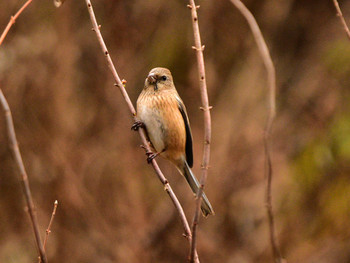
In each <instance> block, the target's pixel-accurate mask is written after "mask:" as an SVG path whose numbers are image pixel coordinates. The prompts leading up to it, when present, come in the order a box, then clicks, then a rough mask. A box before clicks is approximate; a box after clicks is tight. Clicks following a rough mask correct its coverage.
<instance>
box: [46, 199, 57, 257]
mask: <svg viewBox="0 0 350 263" xmlns="http://www.w3.org/2000/svg"><path fill="white" fill-rule="evenodd" d="M57 206H58V201H57V200H56V201H55V202H54V204H53V210H52V214H51V219H50V222H49V225H48V227H47V229H46V235H45V239H44V249H45V250H46V243H47V240H48V239H49V235H50V233H51V226H52V222H53V220H54V218H55V215H56V209H57Z"/></svg>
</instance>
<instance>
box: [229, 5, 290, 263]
mask: <svg viewBox="0 0 350 263" xmlns="http://www.w3.org/2000/svg"><path fill="white" fill-rule="evenodd" d="M230 1H231V2H232V3H233V4H234V5H235V6H236V7H237V9H238V10H239V11H240V12H241V13H242V15H243V16H244V17H245V19H246V20H247V22H248V24H249V26H250V29H251V31H252V33H253V36H254V39H255V42H256V44H257V46H258V49H259V52H260V55H261V57H262V59H263V62H264V65H265V67H266V70H267V79H268V87H269V113H268V118H267V121H266V126H265V130H264V149H265V177H266V178H267V183H266V190H265V202H266V204H265V206H266V210H267V215H268V221H269V230H270V242H271V247H272V253H273V256H274V260H275V262H277V263H281V262H285V261H284V260H283V258H282V256H281V252H280V249H279V247H278V245H277V238H276V234H275V225H274V216H273V210H272V195H271V183H272V175H273V170H272V163H271V149H270V148H271V139H270V134H271V128H272V123H273V121H274V119H275V115H276V72H275V67H274V65H273V62H272V59H271V56H270V52H269V49H268V48H267V45H266V42H265V40H264V37H263V35H262V33H261V31H260V28H259V26H258V24H257V22H256V20H255V18H254V16H253V15H252V13H251V12H250V11H249V10H248V9H247V7H246V6H245V5H244V4H243V3H242V2H241V1H240V0H230Z"/></svg>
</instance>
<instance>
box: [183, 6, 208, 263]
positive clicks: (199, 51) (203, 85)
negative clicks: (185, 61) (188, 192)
mask: <svg viewBox="0 0 350 263" xmlns="http://www.w3.org/2000/svg"><path fill="white" fill-rule="evenodd" d="M189 3H190V4H189V5H188V8H189V9H190V10H191V16H192V27H193V35H194V42H195V46H194V47H192V48H193V49H194V50H195V51H196V57H197V65H198V77H199V88H200V94H201V101H202V107H201V110H202V111H203V114H204V144H203V159H202V165H201V171H202V172H201V177H200V187H199V189H198V192H197V196H196V209H195V213H194V216H193V220H192V243H191V248H190V255H189V261H190V262H194V260H195V251H196V243H197V226H198V223H199V218H200V207H201V203H202V194H203V191H204V186H205V182H206V180H207V176H208V168H209V161H210V142H211V116H210V109H211V107H210V106H209V98H208V91H207V82H206V78H205V64H204V55H203V50H204V45H203V46H202V43H201V36H200V31H199V25H198V14H197V9H198V8H199V6H196V4H195V2H194V0H189Z"/></svg>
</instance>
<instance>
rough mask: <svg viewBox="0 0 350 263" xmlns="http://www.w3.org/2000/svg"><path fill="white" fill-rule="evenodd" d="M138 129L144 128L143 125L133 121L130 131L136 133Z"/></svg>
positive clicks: (140, 122)
mask: <svg viewBox="0 0 350 263" xmlns="http://www.w3.org/2000/svg"><path fill="white" fill-rule="evenodd" d="M139 128H145V124H144V123H143V122H142V121H135V122H134V124H133V125H132V126H131V129H132V130H134V131H137V130H138V129H139Z"/></svg>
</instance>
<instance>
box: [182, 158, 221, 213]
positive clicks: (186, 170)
mask: <svg viewBox="0 0 350 263" xmlns="http://www.w3.org/2000/svg"><path fill="white" fill-rule="evenodd" d="M180 172H181V173H182V175H183V176H184V177H185V178H186V181H187V182H188V184H189V185H190V187H191V189H192V191H193V193H194V194H197V191H198V188H199V182H198V180H197V178H196V177H195V176H194V174H193V173H192V171H191V168H190V167H189V166H188V164H187V162H186V161H185V162H184V165H183V167H182V169H181V170H180ZM201 210H202V213H203V215H204V216H205V217H207V216H208V215H213V214H214V210H213V208H212V206H211V204H210V202H209V200H208V198H207V196H206V195H205V193H204V192H203V194H202V205H201Z"/></svg>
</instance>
